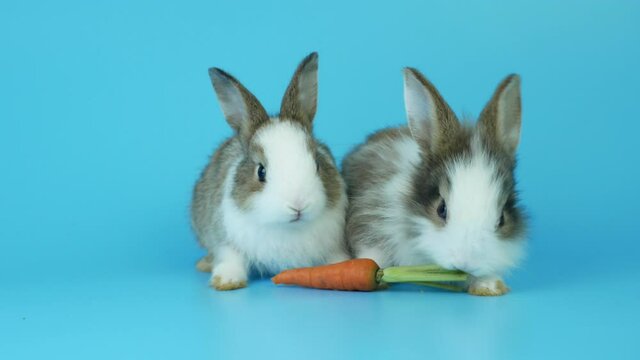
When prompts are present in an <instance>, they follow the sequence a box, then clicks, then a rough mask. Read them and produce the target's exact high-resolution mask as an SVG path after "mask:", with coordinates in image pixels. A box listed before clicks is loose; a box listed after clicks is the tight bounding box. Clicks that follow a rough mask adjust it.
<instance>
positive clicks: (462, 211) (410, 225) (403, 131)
mask: <svg viewBox="0 0 640 360" xmlns="http://www.w3.org/2000/svg"><path fill="white" fill-rule="evenodd" d="M404 100H405V108H406V112H407V117H408V126H407V127H399V128H392V129H385V130H382V131H379V132H377V133H375V134H373V135H371V136H370V137H369V138H368V139H367V141H366V142H365V143H364V144H362V145H360V146H359V147H357V148H356V149H355V150H354V151H352V152H351V153H350V154H349V155H348V156H347V157H346V158H345V160H344V162H343V175H344V179H345V181H346V183H347V193H348V196H349V203H350V204H349V209H348V214H347V225H346V234H347V235H346V236H347V241H348V243H349V245H350V247H351V248H352V250H353V252H354V254H355V255H356V257H364V258H371V259H373V260H375V261H376V262H377V263H378V264H379V265H380V266H381V267H387V266H392V265H418V264H426V263H435V264H437V265H440V266H442V267H445V268H449V269H460V270H463V271H466V272H468V273H469V274H471V275H472V276H471V277H470V279H471V280H470V282H469V284H468V285H469V288H468V289H469V293H471V294H474V295H502V294H504V293H506V292H507V291H508V288H507V286H506V285H505V284H504V282H503V280H502V276H503V275H504V273H505V272H506V271H508V270H509V269H511V268H513V267H514V266H516V265H517V264H518V262H519V261H520V259H521V257H522V254H523V246H524V242H525V217H524V215H523V211H522V209H521V207H520V206H519V204H518V197H517V192H516V189H515V180H514V169H515V166H516V148H517V146H518V143H519V139H520V124H521V120H520V113H521V110H520V78H519V76H518V75H510V76H508V77H507V78H506V79H504V80H503V81H502V82H501V83H500V85H499V86H498V88H497V90H496V91H495V93H494V95H493V97H492V98H491V100H490V101H489V103H488V104H487V105H486V107H485V108H484V110H483V111H482V113H481V114H480V117H479V119H478V121H477V124H476V125H469V124H463V123H460V122H459V121H458V119H457V117H456V115H455V114H454V113H453V111H452V110H451V109H450V108H449V105H447V103H446V102H445V101H444V99H443V98H442V96H440V94H439V93H438V91H437V90H436V88H435V87H434V86H433V85H432V84H431V83H430V82H429V81H428V80H427V79H426V78H425V77H424V76H423V75H422V74H421V73H420V72H419V71H418V70H415V69H412V68H406V69H405V70H404Z"/></svg>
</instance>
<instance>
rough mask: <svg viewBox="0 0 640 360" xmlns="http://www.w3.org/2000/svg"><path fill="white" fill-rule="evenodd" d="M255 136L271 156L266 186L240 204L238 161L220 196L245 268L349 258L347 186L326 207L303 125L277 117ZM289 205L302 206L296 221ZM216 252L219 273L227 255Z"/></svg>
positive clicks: (274, 270) (267, 269)
mask: <svg viewBox="0 0 640 360" xmlns="http://www.w3.org/2000/svg"><path fill="white" fill-rule="evenodd" d="M255 136H256V138H255V139H256V142H257V144H259V145H261V146H262V147H263V149H264V153H265V156H266V161H267V164H265V167H266V169H267V176H266V182H265V187H264V189H262V191H260V192H257V193H256V194H255V195H254V197H253V198H252V199H251V206H250V208H249V209H240V208H239V207H238V205H237V204H236V203H235V201H234V199H233V198H232V197H231V191H232V189H233V178H234V176H235V172H236V168H237V165H238V164H237V163H236V164H234V166H232V169H231V171H230V172H229V174H228V175H227V179H226V182H225V191H224V198H223V201H222V217H223V221H222V223H223V226H224V229H225V233H226V237H227V238H226V242H227V243H228V244H229V246H231V247H233V248H234V249H235V250H236V251H237V252H238V253H239V254H240V255H241V257H242V259H243V260H244V261H245V262H246V264H245V271H247V270H248V269H251V268H253V269H256V270H258V271H259V272H264V273H270V274H273V273H277V272H279V271H281V270H283V269H286V268H293V267H302V266H312V265H319V264H324V263H331V262H338V261H342V260H345V259H347V258H348V255H347V254H346V252H345V250H344V243H343V237H344V221H345V220H344V216H345V209H346V203H347V200H346V196H345V195H344V191H343V192H342V196H341V197H340V200H339V203H338V204H337V206H335V207H333V208H327V199H326V195H325V193H324V187H323V184H322V181H321V179H320V178H319V176H318V174H317V172H316V163H315V158H314V156H313V155H312V154H311V149H308V148H307V143H306V135H305V133H304V132H303V130H302V129H301V128H300V127H299V126H298V125H296V124H294V123H292V122H289V121H283V122H281V121H279V120H278V119H273V120H272V124H270V125H268V126H266V127H264V128H262V129H260V130H259V133H257V134H256V135H255ZM343 188H344V186H343ZM291 207H294V208H298V209H304V210H303V211H302V218H301V219H300V220H299V221H296V222H292V220H293V219H295V215H296V212H295V210H292V209H291ZM213 253H214V262H215V263H218V262H220V264H217V265H214V273H213V276H216V274H217V273H216V269H218V268H220V266H222V264H221V263H222V262H224V261H225V258H218V255H217V254H218V250H214V251H213ZM233 261H235V260H233ZM236 262H237V261H236ZM222 275H223V276H231V275H232V274H222Z"/></svg>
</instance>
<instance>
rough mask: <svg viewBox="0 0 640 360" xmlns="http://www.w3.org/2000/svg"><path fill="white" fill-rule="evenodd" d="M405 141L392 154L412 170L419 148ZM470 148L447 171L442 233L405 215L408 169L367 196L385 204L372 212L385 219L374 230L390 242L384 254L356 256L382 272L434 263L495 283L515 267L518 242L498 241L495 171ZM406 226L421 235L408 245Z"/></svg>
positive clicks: (369, 251)
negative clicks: (469, 156) (397, 154)
mask: <svg viewBox="0 0 640 360" xmlns="http://www.w3.org/2000/svg"><path fill="white" fill-rule="evenodd" d="M407 141H413V140H412V139H410V138H404V139H401V140H397V142H396V148H397V149H402V150H403V151H406V152H407V153H406V154H405V157H404V159H407V160H406V164H407V165H410V164H412V163H413V160H414V159H417V158H418V154H417V149H418V146H417V144H415V145H411V146H409V145H408V144H407V143H406V142H407ZM473 148H474V149H473V151H472V153H473V157H472V159H471V161H468V162H462V161H458V162H454V163H453V165H452V166H450V168H449V169H448V173H449V178H450V181H451V186H450V191H449V194H443V195H444V196H445V201H446V202H447V207H448V219H447V224H446V225H445V226H444V227H439V226H437V225H435V224H434V223H432V222H431V221H430V220H428V219H427V218H425V217H417V216H415V215H413V214H411V213H410V212H408V211H407V209H406V205H405V203H404V201H405V200H404V199H405V196H406V195H408V194H410V191H411V188H410V179H411V176H412V172H413V171H414V170H415V169H413V168H410V167H408V166H407V167H404V169H405V170H406V171H405V170H403V171H401V172H399V173H398V174H397V175H395V176H394V177H393V178H391V180H389V181H388V182H387V183H386V184H385V185H384V188H383V191H382V192H379V191H378V190H376V189H373V192H372V194H371V195H373V193H375V196H384V199H385V203H386V204H387V207H385V208H378V209H372V210H371V211H375V212H376V213H377V215H378V216H380V217H382V218H383V219H384V220H383V224H377V225H378V226H379V231H381V232H382V233H383V234H384V236H385V238H387V239H388V241H387V244H386V245H385V248H384V249H380V248H376V247H373V248H372V247H366V246H361V247H359V248H356V256H357V257H362V256H369V257H371V258H373V259H374V260H376V261H377V262H379V264H380V265H381V266H390V265H400V264H401V265H418V264H425V263H436V264H438V265H440V266H443V267H446V268H455V269H461V270H464V271H467V272H469V273H471V274H473V275H474V276H477V277H483V278H488V277H491V278H496V279H497V278H499V277H500V276H501V275H502V274H503V273H504V272H505V271H506V270H507V269H509V268H511V267H513V266H515V265H516V264H517V263H518V261H519V260H520V257H521V255H522V242H521V241H518V240H519V239H511V240H506V241H505V240H502V239H500V238H498V235H497V233H496V226H497V223H498V221H499V217H500V214H501V211H502V208H501V207H502V205H503V203H502V202H501V198H500V196H501V187H500V184H499V183H498V182H497V181H496V172H495V171H496V169H495V167H494V165H493V164H492V163H491V161H490V160H489V158H488V157H487V156H486V155H485V154H484V153H483V152H482V151H481V148H480V146H478V144H477V140H476V141H475V142H474V146H473ZM412 152H413V153H412ZM407 219H409V220H407ZM408 226H411V227H414V228H417V229H420V230H421V231H420V233H419V235H418V236H417V237H415V238H412V239H407V238H406V237H405V234H406V228H407V227H408Z"/></svg>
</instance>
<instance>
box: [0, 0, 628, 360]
mask: <svg viewBox="0 0 640 360" xmlns="http://www.w3.org/2000/svg"><path fill="white" fill-rule="evenodd" d="M178 3H179V4H178ZM639 44H640V6H639V4H638V2H634V1H606V2H605V1H602V2H598V1H566V2H558V1H535V2H533V1H532V2H517V1H483V2H468V3H462V2H455V1H434V2H425V1H392V2H380V3H378V4H375V3H373V2H370V1H355V2H344V1H338V2H331V1H318V2H311V1H279V2H273V3H268V2H266V1H253V2H248V1H227V2H221V1H217V2H214V1H207V2H204V1H203V2H175V3H172V2H160V1H137V2H135V3H134V2H131V1H95V2H92V3H89V2H86V1H77V2H74V1H56V2H44V1H41V2H37V1H7V0H5V1H2V3H1V4H0V74H2V75H1V78H0V157H1V161H0V169H1V174H0V284H1V285H0V358H3V359H20V358H24V359H29V358H40V357H46V358H123V359H125V358H130V359H134V358H135V359H140V358H153V359H158V358H173V359H186V358H248V357H253V358H276V357H277V358H281V359H290V358H291V359H292V358H299V357H298V356H296V355H302V356H304V357H303V358H329V357H331V358H355V357H356V356H358V357H364V356H367V357H369V358H394V359H412V358H427V357H428V358H436V359H437V358H448V357H451V358H468V359H471V358H473V359H524V358H531V359H539V358H557V357H567V358H577V357H587V358H593V357H599V356H602V357H605V358H638V357H639V356H640V354H639V351H638V349H637V346H636V345H637V336H638V330H639V327H638V324H639V323H640V311H639V310H638V304H639V300H640V287H639V284H638V276H639V275H640V265H639V261H638V251H639V250H640V245H639V244H640V242H639V241H638V240H639V239H638V231H637V217H638V204H639V203H640V198H639V191H638V183H639V180H640V176H639V170H638V168H639V166H638V159H637V156H638V151H637V146H638V140H637V134H638V131H639V130H640V125H639V121H640V119H639V118H638V100H639V99H638V98H639V95H640V71H638V65H639V64H640V45H639ZM314 50H317V51H319V53H320V73H319V76H320V90H319V91H320V99H319V110H318V116H317V118H316V133H317V136H318V137H319V138H321V139H324V140H326V142H327V143H328V144H329V145H330V146H331V148H332V149H333V151H334V153H335V154H336V156H337V157H338V158H341V157H342V156H343V155H344V154H345V152H346V151H347V150H348V149H349V148H351V147H352V146H353V145H355V144H357V143H358V142H360V141H362V140H363V139H364V136H365V135H366V134H367V133H369V132H372V131H374V130H376V129H378V128H381V127H384V126H389V125H393V124H400V123H403V122H404V121H405V120H404V119H405V117H404V105H403V101H402V77H401V69H402V67H403V66H415V67H417V68H419V69H421V70H422V71H423V72H424V73H425V74H426V75H427V77H429V78H430V79H431V80H432V81H433V82H434V83H435V84H436V86H437V87H438V88H439V89H440V91H441V92H442V93H443V95H444V96H445V98H446V99H447V100H448V101H449V103H450V104H451V106H452V108H453V109H454V110H456V111H457V112H458V113H460V114H463V113H466V114H471V115H474V116H475V115H477V114H478V113H479V111H480V110H481V108H482V106H483V105H484V103H485V102H486V101H487V100H488V99H489V96H490V95H491V93H492V91H493V90H494V87H495V86H496V85H497V83H498V82H499V81H500V80H501V79H502V78H503V77H504V76H505V75H507V74H508V73H511V72H518V73H520V74H521V75H522V78H523V83H522V84H523V85H522V86H523V87H522V92H523V130H522V143H521V147H520V167H519V170H518V178H519V180H520V185H521V189H522V195H523V200H524V203H525V204H526V205H527V206H528V208H529V210H530V212H531V214H532V232H531V241H530V246H529V257H528V260H527V262H526V263H525V264H523V266H522V268H521V269H519V270H517V271H516V272H514V273H513V274H512V276H511V277H510V278H509V284H510V285H511V287H512V290H513V291H512V293H510V294H509V295H507V296H505V297H500V298H477V297H472V296H466V295H463V294H451V293H447V292H440V291H436V290H429V289H421V288H417V287H396V288H393V289H391V290H389V291H382V292H377V293H340V292H323V291H315V290H306V289H297V288H276V287H274V286H272V285H271V284H270V282H269V281H268V280H259V281H254V282H253V283H252V284H251V286H250V287H249V288H248V289H244V290H240V291H235V292H227V293H219V292H215V291H213V290H211V289H209V288H208V287H207V279H208V275H206V274H202V273H197V272H196V271H195V270H194V267H193V264H194V261H195V260H196V259H197V258H198V257H199V256H200V255H201V254H202V250H201V249H199V248H198V247H197V245H196V242H195V240H194V236H193V234H192V233H191V230H190V225H189V215H188V205H189V201H190V193H191V189H192V186H193V184H194V182H195V180H196V178H197V176H198V174H199V172H200V170H201V168H202V167H203V166H204V165H205V163H206V161H207V158H208V155H209V154H210V153H211V151H212V149H213V148H214V146H216V145H217V144H218V143H219V142H220V141H221V140H222V139H223V138H224V137H225V136H227V135H229V134H230V133H231V131H230V130H229V128H228V126H227V124H226V123H225V121H224V119H223V117H222V113H221V111H220V108H219V105H218V104H217V102H216V99H215V96H214V93H213V90H212V88H211V85H210V82H209V78H208V76H207V68H208V67H210V66H218V67H221V68H223V69H226V70H228V71H230V72H231V73H232V74H234V75H236V76H237V77H238V78H239V79H240V80H241V81H242V82H243V83H244V84H245V85H246V86H247V87H248V88H249V89H250V90H251V91H253V92H254V93H255V94H256V95H257V97H258V98H259V99H260V100H261V101H262V102H263V104H264V105H265V107H266V108H268V109H269V110H271V111H275V110H276V109H277V108H278V106H279V102H280V98H281V96H282V94H283V92H284V89H285V87H286V85H287V83H288V81H289V79H290V76H291V75H292V73H293V70H294V68H295V66H296V65H297V63H298V62H299V61H300V60H301V59H302V58H303V57H304V56H305V55H307V54H308V53H309V52H311V51H314Z"/></svg>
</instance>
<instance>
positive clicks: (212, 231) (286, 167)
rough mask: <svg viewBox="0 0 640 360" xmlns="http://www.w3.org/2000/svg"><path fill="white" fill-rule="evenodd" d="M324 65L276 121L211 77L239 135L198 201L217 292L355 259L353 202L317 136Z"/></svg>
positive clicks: (204, 178)
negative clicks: (350, 224) (350, 225)
mask: <svg viewBox="0 0 640 360" xmlns="http://www.w3.org/2000/svg"><path fill="white" fill-rule="evenodd" d="M317 73H318V55H317V53H312V54H310V55H309V56H307V57H306V58H305V59H304V60H303V61H302V63H300V65H299V66H298V69H297V70H296V72H295V74H294V76H293V79H292V80H291V83H290V84H289V86H288V88H287V90H286V92H285V95H284V98H283V100H282V105H281V108H280V114H279V115H278V116H272V117H270V116H269V115H267V112H266V111H265V110H264V108H263V107H262V105H261V104H260V102H258V100H257V99H256V98H255V97H254V96H253V95H252V94H251V93H250V92H249V91H248V90H247V89H246V88H245V87H244V86H242V85H241V84H240V83H239V82H238V80H236V79H235V78H234V77H232V76H231V75H229V74H227V73H226V72H224V71H222V70H220V69H217V68H212V69H210V70H209V75H210V77H211V81H212V83H213V87H214V89H215V92H216V94H217V97H218V100H219V102H220V105H221V107H222V110H223V112H224V116H225V117H226V120H227V122H228V123H229V125H230V126H231V127H232V128H233V129H234V130H235V135H234V136H233V137H231V138H229V139H227V140H226V141H225V142H224V143H223V144H222V145H221V146H220V147H219V148H218V149H217V150H216V151H215V153H214V154H213V156H212V157H211V160H210V162H209V164H208V165H207V167H206V168H205V169H204V171H203V173H202V175H201V177H200V179H199V180H198V182H197V184H196V186H195V190H194V193H193V203H192V208H191V210H192V222H193V227H194V229H195V232H196V235H197V237H198V240H199V242H200V243H201V244H202V245H203V246H204V247H205V248H206V249H207V250H208V255H207V256H205V257H204V258H203V259H201V260H200V261H199V262H198V264H197V267H198V269H200V270H203V271H211V282H210V283H211V285H212V286H213V287H215V288H216V289H218V290H230V289H236V288H241V287H244V286H246V283H247V279H248V274H249V273H250V271H252V270H254V271H257V272H260V273H269V274H273V273H276V272H279V271H281V270H283V269H285V268H293V267H301V266H313V265H319V264H325V263H332V262H338V261H342V260H345V259H348V258H349V256H348V253H347V251H346V244H345V242H344V223H345V211H346V206H347V197H346V193H345V185H344V182H343V180H342V178H341V177H340V173H339V172H338V169H337V167H336V165H335V161H334V159H333V156H332V155H331V152H330V151H329V148H327V146H325V145H324V144H323V143H321V142H319V141H318V140H317V139H315V138H314V136H313V130H312V128H313V126H312V125H313V119H314V116H315V113H316V102H317V86H318V80H317Z"/></svg>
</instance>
